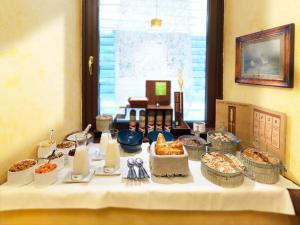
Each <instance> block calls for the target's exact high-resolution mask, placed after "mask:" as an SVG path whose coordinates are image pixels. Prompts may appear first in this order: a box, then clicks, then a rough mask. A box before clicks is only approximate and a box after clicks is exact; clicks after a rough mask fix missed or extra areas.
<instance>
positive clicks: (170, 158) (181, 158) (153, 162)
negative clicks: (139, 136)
mask: <svg viewBox="0 0 300 225" xmlns="http://www.w3.org/2000/svg"><path fill="white" fill-rule="evenodd" d="M155 144H156V142H153V143H152V144H151V146H150V169H151V173H152V174H153V175H155V176H159V177H163V176H167V177H173V176H187V175H188V174H189V164H188V153H187V151H186V150H185V149H184V153H183V154H182V155H157V154H156V153H155Z"/></svg>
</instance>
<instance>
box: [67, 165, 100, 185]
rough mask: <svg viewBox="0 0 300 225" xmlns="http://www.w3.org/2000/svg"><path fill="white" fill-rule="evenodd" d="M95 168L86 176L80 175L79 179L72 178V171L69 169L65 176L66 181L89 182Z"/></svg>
mask: <svg viewBox="0 0 300 225" xmlns="http://www.w3.org/2000/svg"><path fill="white" fill-rule="evenodd" d="M94 173H95V169H94V168H93V169H90V173H89V174H88V175H86V176H82V177H80V176H78V179H74V178H72V171H69V172H68V173H67V175H66V176H65V178H64V183H88V182H90V180H91V179H92V177H93V175H94Z"/></svg>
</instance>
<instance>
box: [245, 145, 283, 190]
mask: <svg viewBox="0 0 300 225" xmlns="http://www.w3.org/2000/svg"><path fill="white" fill-rule="evenodd" d="M240 158H241V161H242V162H243V164H244V165H245V167H246V168H247V170H248V171H249V172H250V173H251V174H252V176H253V178H254V180H255V181H257V182H260V183H265V184H274V183H276V182H277V181H278V180H279V175H280V172H281V171H282V170H285V168H284V167H283V166H282V164H281V162H280V160H279V158H278V157H276V156H275V155H273V154H271V153H269V152H266V151H258V150H256V149H255V148H252V147H248V148H246V149H244V150H243V151H242V152H241V155H240Z"/></svg>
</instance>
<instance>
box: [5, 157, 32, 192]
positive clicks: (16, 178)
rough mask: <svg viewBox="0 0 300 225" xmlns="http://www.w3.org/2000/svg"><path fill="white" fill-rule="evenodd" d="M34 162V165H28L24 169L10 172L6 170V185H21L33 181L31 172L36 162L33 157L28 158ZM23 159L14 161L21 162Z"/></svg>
mask: <svg viewBox="0 0 300 225" xmlns="http://www.w3.org/2000/svg"><path fill="white" fill-rule="evenodd" d="M28 160H32V161H34V162H35V165H34V166H32V167H29V168H27V169H25V170H21V171H17V172H11V171H7V184H8V185H15V186H22V185H25V184H29V183H31V182H32V181H33V174H34V170H35V168H36V165H37V162H36V161H35V160H34V159H28ZM22 161H24V160H20V161H18V162H16V163H19V162H22Z"/></svg>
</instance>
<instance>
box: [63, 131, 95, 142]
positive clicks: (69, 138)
mask: <svg viewBox="0 0 300 225" xmlns="http://www.w3.org/2000/svg"><path fill="white" fill-rule="evenodd" d="M80 133H82V132H76V133H74V134H71V135H69V136H68V137H67V140H68V141H76V138H75V136H76V135H78V134H80ZM92 137H93V136H92V135H91V134H90V133H88V134H87V139H90V138H92Z"/></svg>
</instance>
